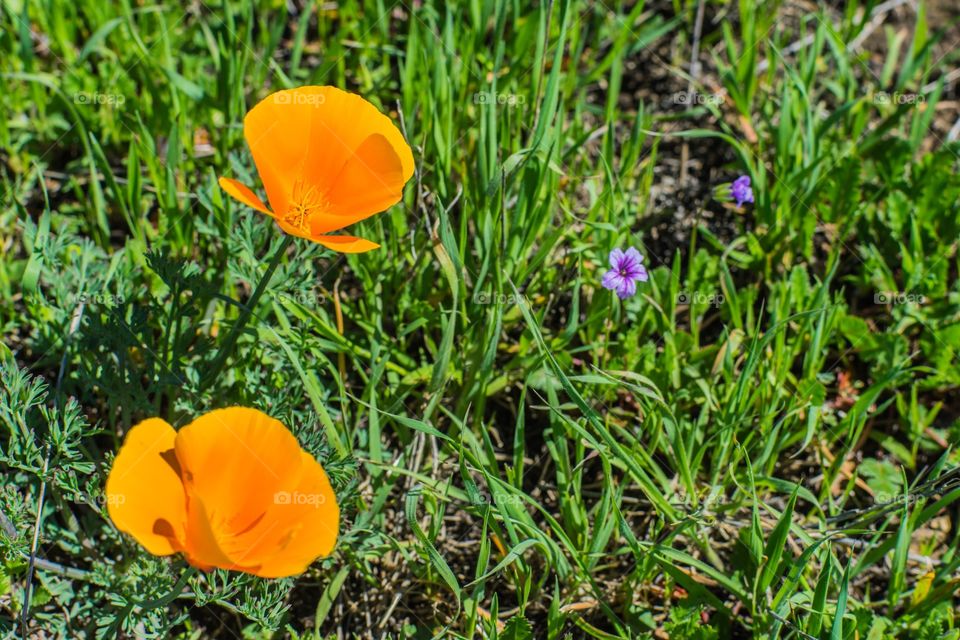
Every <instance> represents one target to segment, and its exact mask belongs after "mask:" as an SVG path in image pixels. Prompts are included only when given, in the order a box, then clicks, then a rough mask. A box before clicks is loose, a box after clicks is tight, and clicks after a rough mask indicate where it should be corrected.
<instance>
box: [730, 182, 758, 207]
mask: <svg viewBox="0 0 960 640" xmlns="http://www.w3.org/2000/svg"><path fill="white" fill-rule="evenodd" d="M730 195H732V196H733V199H734V200H736V201H737V206H738V207H742V206H743V203H744V202H753V189H751V188H750V176H740V177H739V178H737V179H736V180H734V181H733V184H731V185H730Z"/></svg>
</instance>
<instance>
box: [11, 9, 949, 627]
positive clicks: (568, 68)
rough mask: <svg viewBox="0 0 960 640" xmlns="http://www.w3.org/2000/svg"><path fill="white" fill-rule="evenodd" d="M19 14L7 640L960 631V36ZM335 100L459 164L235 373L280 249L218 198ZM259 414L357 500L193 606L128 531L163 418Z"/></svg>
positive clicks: (915, 18) (297, 268)
mask: <svg viewBox="0 0 960 640" xmlns="http://www.w3.org/2000/svg"><path fill="white" fill-rule="evenodd" d="M931 4H933V3H931ZM885 5H889V3H885ZM0 22H2V25H3V29H0V51H2V52H3V54H4V55H3V56H2V57H0V77H2V78H3V86H4V89H5V90H4V91H3V93H2V95H0V104H2V106H3V112H4V114H6V115H5V117H3V118H0V157H2V159H3V163H2V165H0V189H2V191H3V193H4V194H5V196H4V198H3V199H2V200H0V221H2V224H0V245H2V246H3V248H4V251H3V255H2V257H0V294H2V295H0V327H2V331H3V335H4V346H3V347H2V349H0V470H2V477H3V491H2V492H0V513H2V514H3V518H2V523H0V524H2V527H0V548H2V549H3V564H2V566H0V629H2V630H3V631H4V633H5V634H6V635H8V636H10V637H15V636H17V635H20V634H23V635H30V636H37V637H40V636H51V637H60V636H63V637H106V638H110V637H184V638H185V637H197V636H198V635H199V636H202V637H208V636H210V637H234V636H238V637H278V638H279V637H287V636H289V637H296V638H308V637H315V638H322V637H380V636H385V637H404V638H421V637H432V636H433V637H436V636H439V637H443V636H454V637H464V638H480V637H491V638H493V637H500V638H530V637H537V638H540V637H548V638H560V637H595V638H609V637H654V638H663V637H677V638H725V637H755V638H774V637H782V638H820V637H830V638H851V637H897V638H914V637H919V638H928V637H929V638H933V637H937V638H941V637H948V638H950V637H953V638H955V637H957V636H958V632H957V630H956V629H955V627H956V620H955V617H956V616H955V613H954V610H955V596H954V592H955V591H956V587H957V580H956V577H955V576H956V573H957V569H958V563H960V560H958V554H957V549H958V545H957V518H958V512H957V505H958V504H960V502H958V498H960V484H958V481H957V479H958V477H960V476H958V472H957V462H958V461H957V456H956V453H955V452H954V451H953V449H952V447H951V444H952V443H953V442H955V441H956V440H957V438H958V437H960V427H958V423H957V406H956V403H955V402H954V401H953V397H954V396H955V394H956V391H957V388H958V385H960V369H958V364H957V358H956V355H957V347H956V345H957V344H958V335H957V331H958V329H957V322H956V319H957V317H958V312H960V309H958V300H960V290H958V288H957V281H958V279H957V277H956V275H957V243H956V238H957V231H958V229H960V219H958V212H957V207H956V202H957V198H958V195H960V179H958V177H957V152H958V146H957V143H956V141H955V139H949V138H948V136H946V135H943V134H942V132H943V131H945V130H946V131H949V130H951V127H952V126H953V123H952V122H949V121H946V122H944V121H942V120H943V119H944V118H945V117H946V114H950V115H951V117H952V119H954V120H955V118H956V114H953V113H952V112H951V109H952V108H953V107H952V106H951V104H952V102H955V100H954V98H955V92H956V88H955V85H954V84H953V83H954V82H955V79H954V80H950V78H952V77H954V76H952V75H951V74H950V70H951V68H952V67H953V66H955V64H956V59H957V54H956V52H955V51H953V50H951V49H950V47H949V46H948V45H949V43H950V38H951V37H953V38H954V39H955V35H956V34H955V32H954V31H951V29H954V27H953V26H951V25H948V24H946V25H941V24H938V23H935V22H933V21H931V20H929V19H928V14H927V9H926V8H924V7H923V6H922V5H920V8H919V9H918V11H917V12H916V13H909V12H907V11H906V7H900V6H896V7H892V6H881V5H876V4H875V3H857V2H854V3H847V4H846V5H845V7H844V8H843V9H842V10H834V9H831V8H828V7H826V6H824V7H823V8H822V9H821V10H820V11H819V12H817V13H810V12H809V7H806V6H800V5H795V4H793V3H772V4H770V3H752V2H739V3H731V2H718V3H702V2H673V3H657V4H649V3H643V2H639V3H634V4H630V3H615V4H613V5H610V6H605V5H604V4H603V3H587V2H573V1H570V0H561V1H558V2H550V3H539V4H534V3H507V4H500V3H481V2H472V3H464V4H462V5H461V4H457V3H441V2H433V1H430V0H426V1H424V2H419V3H416V4H408V3H399V4H396V5H392V6H391V5H389V3H353V2H344V3H338V4H337V5H336V6H335V7H334V6H333V5H331V4H329V3H314V2H307V3H287V4H284V3H280V4H276V3H272V4H271V3H266V4H264V3H253V2H239V3H223V4H222V5H212V4H211V5H207V4H205V3H203V2H201V3H199V4H195V5H190V6H189V7H186V8H184V7H181V6H180V5H177V4H175V3H160V4H157V5H151V6H149V7H147V6H144V7H140V6H132V5H129V4H123V5H122V6H121V7H119V8H112V7H108V6H106V5H102V4H101V3H96V2H91V1H89V0H78V1H76V2H72V3H67V4H65V3H53V4H39V3H30V2H25V3H20V4H19V5H17V6H16V7H15V6H14V5H13V4H9V5H7V6H5V11H4V12H3V13H0ZM698 25H699V26H698ZM691 60H695V61H696V63H697V65H696V66H695V67H694V68H691V64H690V63H691ZM954 75H955V74H954ZM304 84H331V85H336V86H339V87H343V88H346V89H349V90H353V91H356V92H359V93H362V94H363V95H365V96H367V97H369V98H371V99H372V100H374V101H375V102H378V107H380V108H381V109H382V110H384V111H385V112H388V113H390V115H391V116H392V117H393V118H394V119H396V120H397V121H399V122H402V124H403V129H404V133H405V135H406V137H407V139H408V141H409V143H410V144H411V146H412V147H413V148H414V156H415V158H416V162H417V171H416V174H415V176H414V179H413V180H412V181H411V183H410V184H409V185H408V187H407V191H406V193H405V198H404V200H403V202H402V203H401V204H400V205H398V206H396V207H394V208H393V209H392V210H391V211H390V212H389V213H388V214H385V215H383V216H379V217H377V218H374V219H371V220H369V221H366V222H364V223H363V230H364V232H365V237H376V238H378V241H379V242H381V243H382V244H383V248H382V249H381V250H380V251H378V252H375V253H371V254H364V255H362V256H349V257H348V256H342V255H332V254H330V253H329V252H325V251H324V250H322V249H321V248H320V247H318V246H308V245H307V244H306V243H301V244H299V245H298V246H297V259H296V260H289V259H284V260H281V261H280V263H279V265H278V266H277V270H276V273H275V274H274V276H273V278H272V279H271V281H270V283H269V287H268V289H267V290H266V292H265V293H264V295H263V296H262V297H260V299H259V301H258V302H257V304H256V305H255V307H253V308H249V313H250V319H249V322H248V323H247V324H246V327H245V328H244V330H243V331H241V332H238V335H237V342H236V347H235V349H233V350H231V351H230V353H231V355H230V357H229V358H227V359H226V361H225V362H224V363H223V368H222V370H221V371H220V373H219V375H217V376H214V377H213V379H206V378H205V376H204V374H205V372H209V371H210V363H211V362H213V361H215V358H216V357H217V354H218V353H219V352H220V350H219V347H221V346H222V344H223V341H224V338H225V337H226V336H227V335H229V334H230V330H231V328H232V327H234V326H235V325H236V324H237V323H238V320H239V318H240V317H241V314H243V313H244V309H245V308H247V307H245V306H244V305H245V303H246V302H247V301H249V300H250V295H251V293H252V290H253V288H254V287H255V286H256V284H257V283H258V282H260V280H261V279H262V277H263V275H264V269H265V267H266V265H265V263H264V261H263V256H264V255H267V254H268V253H269V252H270V248H271V247H272V246H273V244H272V243H273V239H274V238H275V234H276V231H275V230H274V229H271V228H269V226H267V225H264V224H263V221H262V220H261V219H255V218H254V217H253V214H251V213H250V212H248V211H246V210H243V209H241V208H239V207H237V206H235V205H234V204H231V203H230V202H228V201H227V199H226V198H225V197H224V195H223V194H222V192H221V191H220V190H219V188H218V187H217V185H216V176H218V175H223V174H225V173H229V174H230V175H235V176H238V178H247V177H250V175H251V173H252V171H253V163H252V161H251V158H250V156H249V153H248V152H247V151H246V147H245V146H244V143H243V140H242V128H241V122H242V118H243V114H244V113H245V112H246V110H247V108H248V106H250V105H251V104H253V103H255V102H256V100H258V99H259V98H261V97H263V96H264V95H266V94H267V93H268V92H269V91H271V90H275V89H278V88H286V87H292V86H298V85H304ZM679 96H682V99H681V98H680V97H679ZM954 138H955V136H954ZM228 169H229V171H227V170H228ZM681 175H683V176H684V177H685V180H683V181H681V180H680V176H681ZM740 175H748V176H750V178H751V181H752V186H753V191H754V194H755V202H754V203H753V204H747V205H744V206H742V207H740V206H735V205H734V204H733V203H731V202H729V201H726V200H724V199H723V198H722V197H718V196H717V195H715V194H717V193H720V192H721V191H722V189H723V185H725V184H727V183H729V182H731V181H732V180H734V179H735V178H737V177H738V176H740ZM246 182H247V183H248V184H255V180H253V179H251V180H247V181H246ZM628 246H636V247H638V248H640V251H641V253H643V254H644V256H645V259H646V261H645V264H646V265H647V268H648V269H649V271H650V279H649V281H648V282H646V283H641V285H640V287H639V292H638V294H637V295H635V296H633V297H630V298H628V299H626V300H623V301H620V300H618V299H617V298H616V296H615V295H614V294H612V293H611V292H610V291H607V290H605V289H603V288H602V287H601V286H600V281H601V278H602V275H603V272H604V271H606V269H607V268H608V266H607V256H608V254H609V252H610V251H611V250H612V249H614V248H625V247H628ZM237 404H238V405H245V406H252V407H256V408H259V409H261V410H264V411H268V412H269V413H270V415H273V416H275V417H277V418H279V419H281V420H282V421H283V422H284V423H285V424H288V425H291V426H293V427H294V430H295V432H296V434H297V435H298V438H299V440H300V442H301V444H302V445H303V446H304V447H305V449H307V450H308V451H310V452H311V453H312V454H314V455H316V456H317V457H318V459H320V460H321V461H322V462H323V463H324V466H325V468H326V469H327V471H328V473H329V475H330V477H331V480H332V482H333V485H334V489H335V490H336V492H337V495H338V498H339V501H340V503H341V505H342V508H343V515H344V522H343V524H342V527H341V538H340V541H339V543H338V547H337V549H336V551H335V553H334V555H332V556H331V557H330V558H328V559H325V560H323V561H322V562H319V563H317V564H315V565H314V566H313V567H312V568H311V569H310V571H308V572H307V573H306V574H304V575H303V576H301V577H299V578H297V579H289V580H282V581H269V580H263V579H259V578H255V577H252V576H246V575H241V574H236V573H230V572H226V571H220V570H218V571H215V572H212V573H187V572H186V571H187V569H186V567H185V566H184V565H183V563H182V561H171V560H169V559H157V558H154V557H152V556H150V555H149V554H147V553H145V552H144V550H143V549H141V548H140V547H139V546H137V545H136V544H135V543H134V542H133V541H132V540H131V539H129V538H127V537H125V536H124V535H122V534H120V533H119V532H118V531H117V530H116V529H115V528H114V527H113V525H112V524H111V523H110V521H109V519H108V518H107V514H106V508H105V506H104V504H103V499H102V497H103V495H104V494H103V484H104V481H105V478H106V474H107V472H108V470H109V468H110V464H111V461H112V456H113V455H114V454H115V452H116V451H117V449H118V447H119V445H120V443H121V442H122V438H123V436H124V434H125V433H126V432H127V431H128V430H129V428H130V427H131V426H132V425H133V424H135V423H136V422H138V421H139V420H141V419H143V418H145V417H150V416H161V417H164V418H165V419H167V420H168V421H169V422H170V423H171V424H174V425H177V426H180V425H182V424H184V423H186V422H188V421H189V419H190V416H193V415H196V414H198V413H203V412H205V411H208V410H210V409H213V408H216V407H222V406H228V405H237ZM24 630H25V632H24Z"/></svg>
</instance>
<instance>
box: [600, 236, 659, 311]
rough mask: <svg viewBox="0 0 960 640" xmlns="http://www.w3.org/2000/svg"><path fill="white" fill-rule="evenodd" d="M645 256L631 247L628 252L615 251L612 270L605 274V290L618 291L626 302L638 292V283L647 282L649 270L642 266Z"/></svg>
mask: <svg viewBox="0 0 960 640" xmlns="http://www.w3.org/2000/svg"><path fill="white" fill-rule="evenodd" d="M641 262H643V256H642V255H640V252H639V251H637V250H636V249H634V248H633V247H630V248H629V249H627V250H626V251H622V250H621V249H614V250H613V251H611V252H610V270H609V271H607V272H606V273H605V274H603V283H602V284H603V288H604V289H610V290H611V291H616V292H617V296H619V297H620V299H621V300H626V299H627V298H629V297H630V296H632V295H633V294H635V293H636V292H637V281H640V282H646V281H647V277H648V276H647V270H646V268H645V267H644V266H643V265H642V264H640V263H641Z"/></svg>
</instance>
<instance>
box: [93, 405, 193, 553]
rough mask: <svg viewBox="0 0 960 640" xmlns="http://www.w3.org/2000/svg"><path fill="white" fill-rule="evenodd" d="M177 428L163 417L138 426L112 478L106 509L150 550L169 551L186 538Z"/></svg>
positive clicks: (185, 516)
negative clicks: (176, 455) (175, 441)
mask: <svg viewBox="0 0 960 640" xmlns="http://www.w3.org/2000/svg"><path fill="white" fill-rule="evenodd" d="M176 435H177V432H176V431H174V429H173V427H171V426H170V425H169V424H167V423H166V422H165V421H163V420H161V419H159V418H150V419H149V420H144V421H143V422H141V423H140V424H138V425H136V426H135V427H134V428H133V429H131V430H130V431H129V432H128V433H127V437H126V439H125V440H124V442H123V446H122V447H121V448H120V452H119V453H118V454H117V458H116V460H114V463H113V468H112V469H111V470H110V475H109V476H108V477H107V486H106V493H107V512H108V513H109V514H110V519H111V520H113V523H114V524H115V525H116V526H117V528H118V529H120V530H121V531H124V532H126V533H129V534H130V535H132V536H133V537H134V538H135V539H136V541H137V542H139V543H140V544H141V545H143V547H144V548H145V549H146V550H147V551H149V552H150V553H152V554H154V555H158V556H163V555H169V554H171V553H174V552H176V551H178V550H180V549H182V548H183V541H184V540H185V539H186V535H185V527H186V519H187V515H186V498H185V497H184V489H183V484H182V482H181V480H180V474H179V469H178V468H177V466H176V465H177V460H176V457H175V455H174V451H173V448H174V439H175V438H176Z"/></svg>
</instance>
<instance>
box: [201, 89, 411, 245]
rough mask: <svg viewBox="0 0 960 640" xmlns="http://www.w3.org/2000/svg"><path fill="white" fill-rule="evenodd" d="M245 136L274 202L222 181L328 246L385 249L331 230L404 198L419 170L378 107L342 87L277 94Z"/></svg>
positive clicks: (257, 110)
mask: <svg viewBox="0 0 960 640" xmlns="http://www.w3.org/2000/svg"><path fill="white" fill-rule="evenodd" d="M243 133H244V137H245V138H246V140H247V144H248V145H249V146H250V151H251V153H252V154H253V161H254V163H256V165H257V172H258V173H259V174H260V180H261V181H262V182H263V187H264V189H265V190H266V192H267V200H268V201H269V202H270V207H267V205H266V204H265V203H264V202H263V201H262V200H260V198H258V197H257V195H256V194H255V193H254V192H253V191H252V190H251V189H250V188H249V187H247V186H246V185H244V184H241V183H240V182H237V181H236V180H232V179H230V178H220V186H221V187H222V188H223V190H224V191H226V192H227V193H228V194H230V195H231V196H233V197H234V198H236V199H237V200H239V201H240V202H242V203H243V204H245V205H247V206H249V207H252V208H254V209H256V210H257V211H260V212H262V213H265V214H267V215H269V216H271V217H273V218H274V219H275V220H276V221H277V224H278V225H279V226H280V228H281V229H283V231H285V232H286V233H289V234H291V235H295V236H299V237H301V238H307V239H309V240H312V241H314V242H317V243H319V244H322V245H323V246H325V247H327V248H328V249H332V250H334V251H340V252H342V253H362V252H364V251H370V250H371V249H376V248H377V247H379V246H380V245H378V244H376V243H374V242H371V241H369V240H365V239H363V238H357V237H355V236H349V235H329V234H330V232H333V231H339V230H341V229H343V228H344V227H347V226H349V225H351V224H354V223H356V222H359V221H360V220H363V219H364V218H368V217H370V216H372V215H374V214H376V213H380V212H381V211H385V210H386V209H388V208H390V207H391V206H393V205H394V204H396V203H397V202H399V201H400V199H401V197H402V196H403V186H404V185H405V184H406V183H407V181H408V180H409V179H410V177H411V176H412V175H413V153H412V152H411V151H410V146H409V145H408V144H407V142H406V140H404V138H403V135H402V134H401V133H400V131H399V130H398V129H397V127H396V126H394V124H393V122H391V121H390V119H389V118H388V117H387V116H385V115H384V114H382V113H380V111H379V110H378V109H377V108H376V107H375V106H373V105H372V104H370V103H369V102H367V101H366V100H364V99H363V98H361V97H360V96H358V95H355V94H352V93H347V92H346V91H341V90H340V89H337V88H336V87H329V86H328V87H313V86H308V87H299V88H297V89H288V90H284V91H278V92H276V93H273V94H271V95H269V96H267V97H266V98H264V99H263V100H262V101H261V102H260V103H259V104H257V105H256V106H255V107H254V108H253V109H251V110H250V112H249V113H247V116H246V118H245V119H244V121H243ZM271 208H272V209H271Z"/></svg>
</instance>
